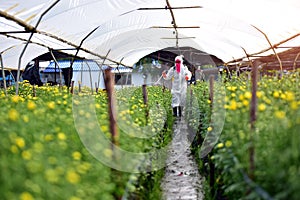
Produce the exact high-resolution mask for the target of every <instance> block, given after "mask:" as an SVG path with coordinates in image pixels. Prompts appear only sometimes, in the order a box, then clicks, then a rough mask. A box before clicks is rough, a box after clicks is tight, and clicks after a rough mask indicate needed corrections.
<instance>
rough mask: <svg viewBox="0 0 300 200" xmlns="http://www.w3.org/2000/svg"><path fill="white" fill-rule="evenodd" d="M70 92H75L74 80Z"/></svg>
mask: <svg viewBox="0 0 300 200" xmlns="http://www.w3.org/2000/svg"><path fill="white" fill-rule="evenodd" d="M70 93H71V94H73V93H74V81H72V82H71V90H70Z"/></svg>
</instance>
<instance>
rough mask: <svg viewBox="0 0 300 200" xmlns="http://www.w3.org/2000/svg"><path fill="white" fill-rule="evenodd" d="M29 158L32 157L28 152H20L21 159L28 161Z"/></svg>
mask: <svg viewBox="0 0 300 200" xmlns="http://www.w3.org/2000/svg"><path fill="white" fill-rule="evenodd" d="M31 157H32V155H31V153H30V152H29V151H27V150H25V151H23V152H22V158H23V159H24V160H30V159H31Z"/></svg>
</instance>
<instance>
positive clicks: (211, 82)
mask: <svg viewBox="0 0 300 200" xmlns="http://www.w3.org/2000/svg"><path fill="white" fill-rule="evenodd" d="M214 78H215V77H214V75H210V76H209V100H210V109H211V110H212V109H213V101H214ZM211 120H212V119H211ZM210 124H211V122H210ZM212 128H213V127H212ZM208 162H209V174H210V177H209V184H210V187H211V194H212V195H213V196H214V195H215V187H214V184H215V165H214V163H213V162H212V161H211V160H210V159H209V161H208Z"/></svg>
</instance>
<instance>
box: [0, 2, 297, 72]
mask: <svg viewBox="0 0 300 200" xmlns="http://www.w3.org/2000/svg"><path fill="white" fill-rule="evenodd" d="M168 4H169V5H170V6H171V7H172V9H169V7H168ZM170 10H172V14H171V11H170ZM299 10H300V2H299V1H298V0H251V1H249V0H184V1H182V0H168V1H166V0H101V1H99V0H80V1H79V0H39V1H36V0H26V1H24V0H9V1H7V0H0V32H1V34H0V53H1V56H2V58H3V63H4V66H5V67H7V68H15V69H17V68H18V62H19V57H20V54H21V52H22V51H23V49H24V47H25V44H26V40H28V39H29V38H30V35H31V32H26V33H25V32H23V33H16V31H24V30H26V29H30V28H32V27H36V26H37V28H36V32H35V33H34V34H33V36H32V38H31V42H32V43H31V44H30V45H28V47H27V48H26V50H25V53H24V56H23V57H22V60H21V69H23V68H24V67H25V66H26V63H28V62H29V61H30V60H32V59H34V58H35V57H37V56H38V55H41V54H43V53H46V52H48V51H49V48H50V49H63V50H62V51H64V52H66V53H72V54H75V52H76V51H69V50H66V49H72V48H73V49H74V48H79V47H80V50H79V52H78V56H81V57H85V58H87V59H94V60H96V61H97V62H102V59H104V58H105V57H106V55H108V56H107V58H106V60H105V64H107V65H111V66H114V65H116V63H119V62H120V61H122V65H124V66H133V65H134V64H135V63H136V62H137V61H138V60H139V59H140V58H142V57H144V56H145V55H147V54H149V53H152V52H155V51H157V50H161V49H164V48H167V47H184V46H190V47H193V48H196V49H199V50H201V51H204V52H206V53H208V54H211V55H214V56H216V57H218V58H220V59H222V60H223V61H224V62H228V61H232V60H234V59H239V58H243V57H245V52H244V50H243V49H245V50H246V52H247V53H248V54H255V53H258V52H260V51H262V50H265V49H268V48H270V44H269V43H268V41H267V40H266V38H265V36H264V35H263V33H265V34H266V35H267V37H268V39H269V40H270V42H271V43H272V44H273V45H274V44H278V43H280V42H282V41H284V40H287V39H288V38H291V37H293V36H295V35H297V34H299V33H300V21H299V20H298V19H299V18H300V12H299ZM46 11H47V12H46ZM44 12H45V13H44ZM43 13H44V15H43ZM173 17H174V19H173ZM175 24H176V26H177V27H176V29H175V28H174V25H175ZM261 31H262V32H263V33H262V32H261ZM176 38H178V39H176ZM288 45H289V46H290V47H293V46H294V47H295V46H299V45H300V42H299V39H294V40H290V41H289V42H288ZM283 50H286V48H278V49H276V51H277V52H280V51H283ZM271 53H272V51H266V52H264V53H263V54H264V55H268V54H271Z"/></svg>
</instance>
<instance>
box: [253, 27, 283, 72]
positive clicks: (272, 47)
mask: <svg viewBox="0 0 300 200" xmlns="http://www.w3.org/2000/svg"><path fill="white" fill-rule="evenodd" d="M253 27H254V28H255V29H256V30H258V31H259V32H261V33H262V34H263V35H264V36H265V38H266V40H267V41H268V43H269V45H270V47H271V49H272V50H273V53H274V54H275V56H276V58H277V60H278V62H279V66H280V73H281V76H282V73H283V72H282V63H281V60H280V58H279V56H278V54H277V53H276V51H275V47H274V46H273V45H272V43H271V41H270V40H269V37H268V36H267V34H266V33H264V32H263V31H262V30H260V29H259V28H257V27H256V26H253Z"/></svg>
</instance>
